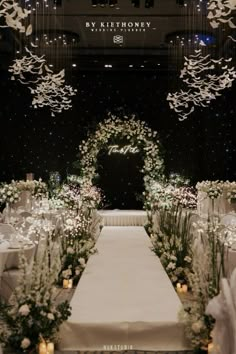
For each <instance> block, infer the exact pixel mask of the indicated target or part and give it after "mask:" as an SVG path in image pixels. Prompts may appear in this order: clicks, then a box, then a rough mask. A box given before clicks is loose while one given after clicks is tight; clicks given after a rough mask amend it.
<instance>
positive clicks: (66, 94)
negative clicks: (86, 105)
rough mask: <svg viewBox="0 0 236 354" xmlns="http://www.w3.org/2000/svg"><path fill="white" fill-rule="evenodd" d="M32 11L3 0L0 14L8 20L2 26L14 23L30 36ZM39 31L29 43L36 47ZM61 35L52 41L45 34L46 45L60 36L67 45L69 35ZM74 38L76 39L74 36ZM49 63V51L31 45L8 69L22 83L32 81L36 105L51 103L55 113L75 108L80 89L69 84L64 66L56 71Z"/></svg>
mask: <svg viewBox="0 0 236 354" xmlns="http://www.w3.org/2000/svg"><path fill="white" fill-rule="evenodd" d="M46 2H47V0H46ZM38 4H39V3H38ZM36 5H37V3H36ZM28 6H29V5H28ZM45 6H47V4H46V5H45ZM32 10H33V11H35V8H33V9H32ZM30 13H31V11H30V10H27V9H24V8H21V7H20V6H19V5H18V4H17V3H15V2H14V0H0V17H4V18H5V21H6V24H5V25H3V26H2V27H11V28H14V29H16V30H19V32H21V33H25V34H26V36H30V35H31V34H32V25H31V24H29V25H28V26H27V27H26V26H25V25H23V23H22V21H23V20H25V18H27V17H28V15H29V14H30ZM35 33H36V37H34V38H31V40H29V45H30V46H31V47H32V48H34V49H36V48H38V47H39V45H38V44H39V43H38V38H37V28H36V31H35ZM59 37H60V38H54V40H53V41H52V40H51V39H48V35H47V34H44V36H43V38H44V39H45V40H46V45H47V44H48V45H49V44H52V43H54V42H56V41H57V40H60V39H61V40H62V43H63V45H67V42H66V36H65V35H63V34H62V35H61V36H59ZM72 42H73V43H74V41H73V40H72ZM49 66H51V64H47V60H46V58H45V54H43V55H41V54H40V55H38V54H35V53H33V52H32V51H31V50H30V49H28V47H25V55H23V56H22V57H21V58H16V59H15V60H14V61H13V64H12V65H10V67H9V69H8V70H9V72H10V73H11V75H12V76H11V79H12V80H18V81H19V82H21V83H22V84H24V85H28V87H29V89H30V92H31V94H32V95H33V99H32V106H33V107H34V108H38V107H40V108H41V107H45V106H47V107H49V108H50V110H51V115H52V116H55V113H61V112H62V111H63V110H68V109H70V108H72V104H71V103H72V101H71V96H74V95H75V94H76V92H77V90H76V89H73V88H72V87H71V86H70V85H66V84H65V70H64V69H62V70H61V71H60V72H59V73H56V74H55V73H54V72H53V71H52V70H51V69H50V68H49Z"/></svg>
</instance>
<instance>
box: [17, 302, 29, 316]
mask: <svg viewBox="0 0 236 354" xmlns="http://www.w3.org/2000/svg"><path fill="white" fill-rule="evenodd" d="M18 311H19V313H20V314H21V315H22V316H28V314H29V313H30V308H29V306H28V305H27V304H25V305H22V306H21V307H20V308H19V310H18Z"/></svg>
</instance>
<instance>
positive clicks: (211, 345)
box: [207, 342, 214, 354]
mask: <svg viewBox="0 0 236 354" xmlns="http://www.w3.org/2000/svg"><path fill="white" fill-rule="evenodd" d="M213 350H214V345H213V343H212V342H211V343H209V344H208V348H207V352H208V354H211V353H213Z"/></svg>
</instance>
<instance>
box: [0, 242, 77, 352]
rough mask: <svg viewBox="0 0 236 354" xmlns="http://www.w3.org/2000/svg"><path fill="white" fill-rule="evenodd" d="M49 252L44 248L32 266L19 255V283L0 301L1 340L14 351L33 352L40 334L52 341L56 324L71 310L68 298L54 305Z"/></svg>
mask: <svg viewBox="0 0 236 354" xmlns="http://www.w3.org/2000/svg"><path fill="white" fill-rule="evenodd" d="M49 253H50V250H49V249H47V248H46V249H45V253H44V254H43V256H42V257H41V258H40V259H38V260H37V261H35V262H34V264H33V268H32V270H31V269H30V267H29V264H28V263H27V260H26V258H25V257H24V255H21V257H20V271H21V276H20V279H19V283H18V286H17V288H16V289H15V290H14V292H13V295H12V296H11V298H10V301H9V303H5V302H3V301H1V302H0V324H1V326H0V342H2V343H4V344H5V345H6V346H7V347H9V348H11V349H13V350H14V352H15V353H25V352H32V353H33V352H35V350H36V347H37V345H38V343H39V341H40V337H43V338H44V339H45V340H49V341H54V342H55V341H56V340H57V332H58V330H59V326H60V325H61V324H62V323H63V322H64V321H65V320H66V319H67V318H68V317H69V316H70V314H71V311H70V306H69V303H68V302H67V301H65V302H62V303H60V304H58V305H56V300H55V293H54V290H55V281H56V278H57V269H58V266H57V264H54V262H53V258H51V259H49V257H48V254H49Z"/></svg>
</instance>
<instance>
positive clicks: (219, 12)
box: [207, 0, 236, 28]
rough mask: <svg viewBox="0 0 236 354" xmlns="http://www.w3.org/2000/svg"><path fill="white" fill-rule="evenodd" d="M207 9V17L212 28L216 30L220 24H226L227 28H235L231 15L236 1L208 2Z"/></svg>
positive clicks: (235, 8) (214, 0) (216, 0)
mask: <svg viewBox="0 0 236 354" xmlns="http://www.w3.org/2000/svg"><path fill="white" fill-rule="evenodd" d="M207 9H208V15H207V17H208V19H209V20H210V24H211V26H212V27H213V28H218V27H219V26H220V24H222V23H227V24H228V25H229V27H231V28H236V24H235V23H234V21H233V20H234V17H233V14H232V12H233V11H235V10H236V0H209V1H208V5H207Z"/></svg>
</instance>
